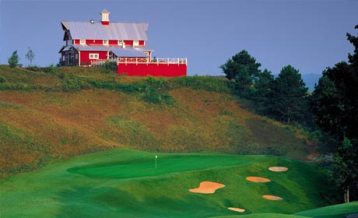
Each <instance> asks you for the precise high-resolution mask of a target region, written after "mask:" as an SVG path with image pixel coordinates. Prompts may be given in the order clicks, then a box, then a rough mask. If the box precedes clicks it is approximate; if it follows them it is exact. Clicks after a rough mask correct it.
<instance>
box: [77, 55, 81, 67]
mask: <svg viewBox="0 0 358 218" xmlns="http://www.w3.org/2000/svg"><path fill="white" fill-rule="evenodd" d="M78 66H81V51H78Z"/></svg>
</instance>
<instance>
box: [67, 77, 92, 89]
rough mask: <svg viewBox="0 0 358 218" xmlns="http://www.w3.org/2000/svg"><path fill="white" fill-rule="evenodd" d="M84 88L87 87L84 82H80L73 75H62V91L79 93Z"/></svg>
mask: <svg viewBox="0 0 358 218" xmlns="http://www.w3.org/2000/svg"><path fill="white" fill-rule="evenodd" d="M85 87H88V84H86V82H84V81H81V79H80V78H77V77H74V76H73V75H64V79H63V80H62V90H63V91H65V92H69V91H79V90H81V89H82V88H85Z"/></svg>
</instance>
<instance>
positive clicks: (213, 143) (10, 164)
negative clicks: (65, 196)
mask: <svg viewBox="0 0 358 218" xmlns="http://www.w3.org/2000/svg"><path fill="white" fill-rule="evenodd" d="M230 85H231V84H230V83H229V82H228V81H226V80H224V79H222V78H213V77H187V78H179V79H143V78H135V77H119V76H116V75H114V74H112V73H108V72H106V71H103V70H100V69H97V68H75V67H74V68H51V67H50V68H45V69H38V68H32V69H23V68H14V69H12V68H9V67H7V66H0V110H1V113H0V169H1V171H0V175H1V176H2V177H4V176H7V175H10V174H14V173H17V172H24V171H29V170H33V169H35V168H38V167H39V166H44V165H46V164H47V163H48V162H50V161H51V160H56V159H66V158H68V157H70V156H74V155H78V154H84V153H89V152H94V151H99V150H105V149H109V148H115V147H130V148H135V149H140V150H147V151H162V152H198V151H216V152H225V153H236V154H271V155H288V156H289V157H293V158H298V159H305V158H306V156H307V155H309V154H310V153H312V152H313V151H314V149H313V142H312V140H310V139H309V137H308V134H307V133H305V132H304V131H303V130H301V129H298V128H294V127H292V126H287V125H283V124H281V123H279V122H276V121H273V120H271V119H268V118H266V117H262V116H259V115H257V114H255V113H253V112H252V111H251V110H249V109H248V107H247V106H245V104H244V101H242V100H239V99H237V98H236V97H235V96H234V95H232V94H231V88H230Z"/></svg>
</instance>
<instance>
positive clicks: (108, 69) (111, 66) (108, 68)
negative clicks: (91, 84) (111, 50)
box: [100, 61, 117, 73]
mask: <svg viewBox="0 0 358 218" xmlns="http://www.w3.org/2000/svg"><path fill="white" fill-rule="evenodd" d="M100 68H102V69H103V70H104V72H105V73H112V72H116V71H117V63H116V62H114V61H106V62H105V63H104V64H102V65H100Z"/></svg>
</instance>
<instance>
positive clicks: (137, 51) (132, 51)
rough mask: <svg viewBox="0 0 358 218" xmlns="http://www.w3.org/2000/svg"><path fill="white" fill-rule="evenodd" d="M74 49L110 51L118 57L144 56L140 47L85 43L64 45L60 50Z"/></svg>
mask: <svg viewBox="0 0 358 218" xmlns="http://www.w3.org/2000/svg"><path fill="white" fill-rule="evenodd" d="M72 48H74V49H76V50H78V51H111V52H113V53H114V54H116V55H117V56H119V57H146V56H147V55H146V54H145V53H144V51H145V50H144V49H142V48H121V47H111V46H86V45H68V46H64V47H63V48H62V49H61V50H60V52H62V51H68V50H70V49H72Z"/></svg>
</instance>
